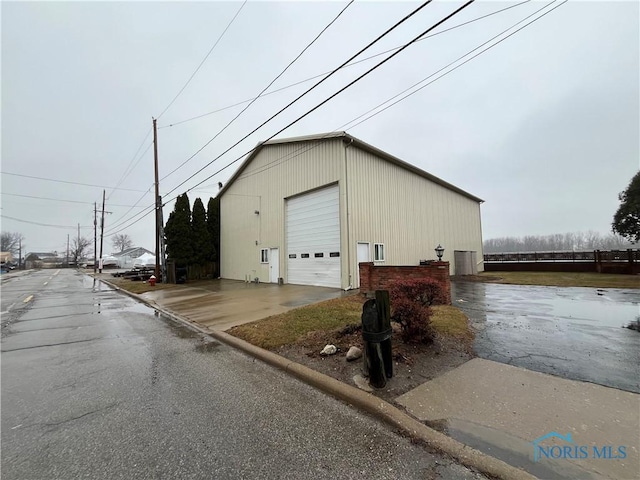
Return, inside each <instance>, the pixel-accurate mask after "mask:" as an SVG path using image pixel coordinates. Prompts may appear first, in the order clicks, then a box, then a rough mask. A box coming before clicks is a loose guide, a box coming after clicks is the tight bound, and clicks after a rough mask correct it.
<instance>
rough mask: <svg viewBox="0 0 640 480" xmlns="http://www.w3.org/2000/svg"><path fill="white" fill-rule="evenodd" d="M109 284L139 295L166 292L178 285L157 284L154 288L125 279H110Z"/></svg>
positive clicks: (146, 283) (140, 282)
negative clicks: (159, 291) (156, 291)
mask: <svg viewBox="0 0 640 480" xmlns="http://www.w3.org/2000/svg"><path fill="white" fill-rule="evenodd" d="M108 282H109V283H112V284H113V285H116V286H117V287H119V288H121V289H123V290H126V291H127V292H131V293H138V294H139V293H145V292H151V291H153V290H164V289H166V288H176V285H174V284H172V283H156V285H155V287H152V286H151V285H149V283H148V282H142V281H137V282H134V281H132V280H128V279H125V278H118V277H114V278H110V279H109V280H108Z"/></svg>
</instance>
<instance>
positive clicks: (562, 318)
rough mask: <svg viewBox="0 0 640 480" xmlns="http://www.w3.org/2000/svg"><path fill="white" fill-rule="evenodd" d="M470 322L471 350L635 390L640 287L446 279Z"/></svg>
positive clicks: (638, 384) (639, 365) (639, 374)
mask: <svg viewBox="0 0 640 480" xmlns="http://www.w3.org/2000/svg"><path fill="white" fill-rule="evenodd" d="M451 295H452V297H451V298H452V300H453V304H454V305H455V306H456V307H459V308H461V309H462V310H463V311H464V312H465V314H466V315H467V316H468V317H469V318H470V319H471V322H472V324H473V326H474V327H475V328H476V330H477V333H476V342H475V345H474V347H475V350H476V353H477V354H478V355H479V356H480V357H482V358H486V359H489V360H494V361H497V362H502V363H508V364H511V365H515V366H518V367H523V368H527V369H529V370H534V371H538V372H542V373H549V374H552V375H558V376H561V377H564V378H569V379H572V380H581V381H586V382H593V383H597V384H599V385H605V386H609V387H614V388H618V389H622V390H627V391H630V392H636V393H640V333H638V332H636V331H633V330H629V329H627V328H622V327H623V326H624V325H627V324H628V323H629V322H630V321H632V320H634V319H635V318H636V317H637V316H638V315H640V291H639V290H631V289H629V290H623V289H595V288H565V287H563V288H560V287H539V286H524V285H504V284H492V283H476V282H460V281H458V282H452V290H451Z"/></svg>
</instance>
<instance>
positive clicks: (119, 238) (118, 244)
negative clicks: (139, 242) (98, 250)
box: [111, 233, 133, 252]
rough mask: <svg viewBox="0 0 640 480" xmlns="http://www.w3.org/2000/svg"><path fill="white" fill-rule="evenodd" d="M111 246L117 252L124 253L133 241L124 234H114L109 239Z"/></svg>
mask: <svg viewBox="0 0 640 480" xmlns="http://www.w3.org/2000/svg"><path fill="white" fill-rule="evenodd" d="M111 245H113V248H115V249H116V250H117V251H119V252H124V251H125V250H126V249H127V248H130V247H132V246H133V240H131V237H130V236H129V235H127V234H126V233H116V234H115V235H113V236H112V237H111Z"/></svg>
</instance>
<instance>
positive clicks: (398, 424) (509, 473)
mask: <svg viewBox="0 0 640 480" xmlns="http://www.w3.org/2000/svg"><path fill="white" fill-rule="evenodd" d="M98 280H100V281H101V282H103V283H106V284H107V285H109V286H110V287H111V288H113V289H115V290H117V291H119V292H122V293H124V294H125V295H127V296H129V297H131V298H133V299H135V300H136V301H138V302H140V303H143V304H145V305H147V306H149V307H150V308H153V309H155V310H157V311H159V312H160V313H162V314H163V315H166V316H168V317H169V318H171V319H172V320H174V321H176V322H179V323H182V324H184V325H186V326H188V327H189V328H191V329H193V330H196V331H198V332H200V333H202V334H205V335H208V336H210V337H213V338H215V339H216V340H218V341H220V342H223V343H225V344H227V345H229V346H231V347H233V348H236V349H238V350H241V351H242V352H244V353H246V354H248V355H251V356H253V357H255V358H257V359H259V360H261V361H263V362H265V363H267V364H269V365H271V366H274V367H276V368H279V369H281V370H283V371H285V372H287V373H289V374H290V375H293V376H294V377H296V378H298V379H299V380H302V381H303V382H305V383H307V384H309V385H311V386H313V387H315V388H317V389H319V390H321V391H323V392H324V393H327V394H329V395H331V396H333V397H335V398H337V399H339V400H341V401H343V402H345V403H348V404H349V405H353V406H354V407H356V408H358V409H360V410H362V411H365V412H367V413H369V414H371V415H373V416H375V417H376V418H378V419H380V420H382V421H384V422H385V423H387V424H388V425H390V426H392V427H394V428H396V429H398V430H399V431H401V432H402V433H403V434H405V435H407V436H409V437H410V438H411V439H413V440H416V441H421V442H424V443H425V444H426V445H427V446H428V447H430V448H433V449H435V450H437V451H439V452H442V453H445V454H447V455H449V456H451V457H453V458H454V459H456V460H457V461H458V462H460V463H461V464H463V465H465V466H467V467H469V468H472V469H474V470H477V471H479V472H481V473H483V474H485V475H488V476H490V477H493V478H499V479H505V480H536V477H535V476H533V475H531V474H530V473H528V472H525V471H524V470H520V469H519V468H516V467H513V466H511V465H509V464H508V463H505V462H503V461H502V460H499V459H497V458H495V457H491V456H490V455H487V454H485V453H482V452H480V451H478V450H476V449H474V448H471V447H468V446H467V445H465V444H463V443H461V442H459V441H457V440H454V439H453V438H451V437H448V436H447V435H445V434H444V433H441V432H438V431H437V430H434V429H432V428H430V427H427V426H426V425H424V424H423V423H421V422H419V421H418V420H416V419H415V418H413V417H411V416H410V415H408V414H407V413H405V412H403V411H402V410H400V409H399V408H397V407H394V406H393V405H391V404H390V403H388V402H386V401H384V400H382V399H380V398H378V397H376V396H375V395H373V394H371V393H368V392H365V391H363V390H360V389H358V388H356V387H352V386H351V385H347V384H346V383H343V382H341V381H339V380H336V379H335V378H332V377H329V376H327V375H325V374H323V373H320V372H317V371H315V370H313V369H311V368H309V367H306V366H304V365H301V364H299V363H296V362H293V361H291V360H289V359H287V358H284V357H281V356H280V355H277V354H275V353H273V352H270V351H268V350H264V349H262V348H260V347H256V346H255V345H252V344H250V343H248V342H245V341H244V340H241V339H239V338H237V337H234V336H232V335H229V334H228V333H225V332H218V331H214V330H209V329H206V328H203V327H201V326H200V325H198V324H196V323H195V322H192V321H189V320H187V319H185V318H183V317H181V316H180V315H178V314H176V313H174V312H171V311H169V310H166V309H164V308H162V307H160V306H159V305H158V304H156V303H153V302H151V301H149V300H147V299H145V298H143V297H141V296H140V295H137V294H135V293H131V292H129V291H127V290H125V289H122V288H120V287H118V286H117V285H115V284H113V283H111V282H109V281H108V280H104V279H98Z"/></svg>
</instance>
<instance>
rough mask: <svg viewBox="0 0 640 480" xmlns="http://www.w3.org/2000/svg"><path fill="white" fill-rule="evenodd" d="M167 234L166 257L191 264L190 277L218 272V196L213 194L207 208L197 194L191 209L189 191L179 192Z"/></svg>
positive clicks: (167, 225) (189, 265)
mask: <svg viewBox="0 0 640 480" xmlns="http://www.w3.org/2000/svg"><path fill="white" fill-rule="evenodd" d="M164 235H165V245H166V248H167V259H168V260H170V261H173V262H174V263H175V265H176V267H180V268H185V267H186V268H189V270H190V277H191V278H201V277H204V276H206V275H208V274H213V275H217V270H218V251H219V249H220V203H219V200H218V198H210V199H209V202H208V203H207V209H206V210H205V208H204V204H203V203H202V200H201V199H200V198H196V199H195V201H194V202H193V210H192V209H191V206H190V203H189V197H188V196H187V194H186V193H183V194H182V195H179V196H178V198H176V203H175V206H174V208H173V212H171V213H170V214H169V218H168V220H167V223H166V225H165V227H164ZM212 269H213V271H211V270H212Z"/></svg>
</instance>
